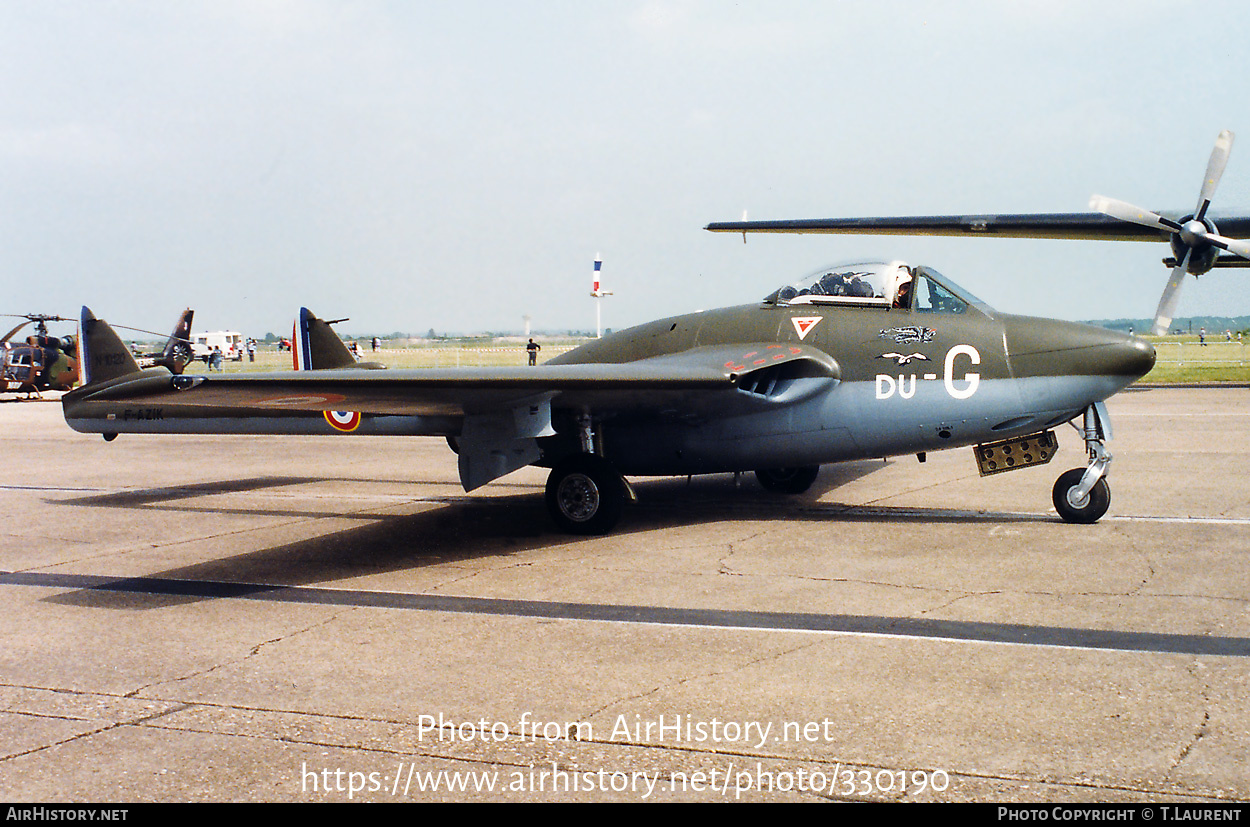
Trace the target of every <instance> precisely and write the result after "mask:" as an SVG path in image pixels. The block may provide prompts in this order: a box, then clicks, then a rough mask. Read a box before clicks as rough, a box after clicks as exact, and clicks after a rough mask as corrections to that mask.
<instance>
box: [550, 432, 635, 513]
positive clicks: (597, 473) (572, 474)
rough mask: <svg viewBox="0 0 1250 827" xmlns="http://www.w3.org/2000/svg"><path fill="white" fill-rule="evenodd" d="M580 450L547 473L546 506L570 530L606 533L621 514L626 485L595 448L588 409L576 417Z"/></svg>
mask: <svg viewBox="0 0 1250 827" xmlns="http://www.w3.org/2000/svg"><path fill="white" fill-rule="evenodd" d="M575 422H576V424H577V432H578V444H579V447H580V448H581V449H582V452H581V453H579V454H573V455H571V456H568V457H565V458H564V459H563V460H561V461H560V462H558V463H556V465H555V467H553V468H552V469H551V475H550V476H548V477H547V510H548V511H549V512H551V518H552V519H553V520H555V521H556V525H558V526H560V528H561V529H563V530H564V531H567V532H569V533H570V534H607V533H608V532H609V531H611V530H612V529H613V528H614V527H615V526H616V523H617V521H618V520H620V518H621V511H622V510H623V509H624V507H625V499H626V498H627V497H628V496H629V495H630V492H629V485H628V483H626V482H625V478H624V477H622V476H621V474H620V472H619V471H617V470H616V468H615V467H613V465H612V463H610V462H608V461H607V460H606V459H604V458H603V457H602V456H600V455H599V454H598V453H596V452H595V449H596V448H597V447H598V448H600V450H602V446H601V444H600V445H596V439H595V436H596V434H595V433H594V429H593V424H592V422H591V419H590V415H589V414H588V413H582V414H580V415H579V416H578V417H577V419H576V420H575Z"/></svg>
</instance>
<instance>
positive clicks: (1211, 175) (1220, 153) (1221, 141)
mask: <svg viewBox="0 0 1250 827" xmlns="http://www.w3.org/2000/svg"><path fill="white" fill-rule="evenodd" d="M1232 150H1233V133H1232V132H1230V131H1228V130H1227V129H1225V130H1224V131H1223V132H1221V133H1220V134H1219V136H1218V137H1217V138H1216V139H1215V149H1213V150H1211V160H1210V161H1209V162H1208V163H1207V174H1206V177H1205V178H1203V179H1202V192H1201V193H1199V195H1198V206H1197V207H1195V208H1194V217H1195V218H1197V219H1198V220H1199V221H1201V220H1202V218H1203V216H1205V215H1206V214H1207V207H1209V206H1211V197H1212V196H1214V195H1215V188H1216V187H1217V186H1219V184H1220V177H1221V176H1223V175H1224V166H1225V165H1226V164H1227V163H1228V155H1229V153H1230V152H1232Z"/></svg>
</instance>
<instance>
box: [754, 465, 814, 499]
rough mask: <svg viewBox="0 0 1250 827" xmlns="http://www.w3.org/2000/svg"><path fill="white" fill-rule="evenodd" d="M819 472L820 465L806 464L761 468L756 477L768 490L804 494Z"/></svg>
mask: <svg viewBox="0 0 1250 827" xmlns="http://www.w3.org/2000/svg"><path fill="white" fill-rule="evenodd" d="M819 474H820V466H819V465H805V466H802V467H800V468H760V469H759V470H757V471H756V472H755V478H756V479H757V480H759V483H760V485H762V486H763V487H764V488H765V489H766V490H768V491H776V492H777V493H779V494H802V493H803V492H804V491H806V490H807V489H809V488H811V487H812V483H814V482H816V477H817V476H819Z"/></svg>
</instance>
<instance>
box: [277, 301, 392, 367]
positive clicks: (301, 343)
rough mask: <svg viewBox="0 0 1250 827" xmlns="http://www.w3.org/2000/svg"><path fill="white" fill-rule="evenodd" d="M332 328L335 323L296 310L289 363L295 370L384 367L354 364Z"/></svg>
mask: <svg viewBox="0 0 1250 827" xmlns="http://www.w3.org/2000/svg"><path fill="white" fill-rule="evenodd" d="M338 321H346V319H338ZM332 324H334V322H328V321H326V320H324V319H318V318H317V317H316V316H314V315H313V314H312V311H311V310H309V309H308V308H307V307H301V308H300V309H299V317H298V318H296V320H295V329H294V330H293V331H292V333H291V359H292V361H293V362H294V367H295V369H296V370H337V369H341V368H384V367H386V366H385V365H381V364H378V363H376V362H357V361H356V357H355V356H353V355H352V352H351V351H350V350H348V348H347V345H345V344H343V340H342V339H340V338H339V337H338V334H337V333H335V332H334V329H333V328H331V327H330V325H332Z"/></svg>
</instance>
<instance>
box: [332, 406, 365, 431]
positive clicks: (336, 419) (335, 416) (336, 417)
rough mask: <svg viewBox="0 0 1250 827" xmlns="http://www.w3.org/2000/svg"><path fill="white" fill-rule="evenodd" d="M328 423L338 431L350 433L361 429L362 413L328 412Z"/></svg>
mask: <svg viewBox="0 0 1250 827" xmlns="http://www.w3.org/2000/svg"><path fill="white" fill-rule="evenodd" d="M325 414H326V422H329V423H330V427H331V428H333V429H334V430H336V431H343V432H344V433H350V432H352V431H354V430H356V429H357V428H358V427H360V411H326V412H325Z"/></svg>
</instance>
